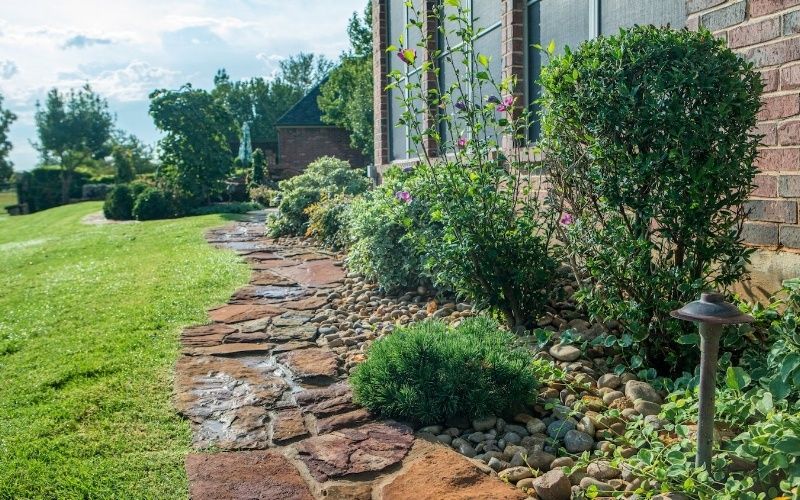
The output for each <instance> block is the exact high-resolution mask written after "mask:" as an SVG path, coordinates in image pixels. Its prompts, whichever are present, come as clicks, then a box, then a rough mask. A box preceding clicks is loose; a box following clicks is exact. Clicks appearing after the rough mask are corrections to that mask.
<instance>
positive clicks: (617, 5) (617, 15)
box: [525, 0, 686, 140]
mask: <svg viewBox="0 0 800 500" xmlns="http://www.w3.org/2000/svg"><path fill="white" fill-rule="evenodd" d="M636 24H654V25H657V26H666V25H669V26H671V27H673V28H675V29H679V28H683V27H684V26H685V24H686V2H685V0H528V1H527V2H526V15H525V29H526V40H527V43H526V46H527V47H528V55H527V57H526V64H527V66H528V67H527V69H526V75H527V76H528V86H527V87H528V88H527V89H526V92H527V101H528V103H530V106H531V108H532V109H533V110H534V111H536V104H535V100H536V99H538V98H539V95H540V88H539V86H538V85H537V82H538V80H539V74H540V72H541V68H542V65H543V64H546V63H547V61H546V56H543V55H542V53H541V51H539V50H536V49H532V48H530V47H531V46H532V45H534V44H539V45H541V46H542V47H547V46H548V45H549V44H550V41H551V40H553V41H555V44H556V53H557V54H561V53H563V52H564V47H565V46H569V47H570V48H572V49H574V48H577V47H578V45H580V43H581V42H583V41H584V40H588V39H590V38H594V37H596V36H598V35H613V34H614V33H616V32H617V31H618V30H619V29H620V28H623V27H629V26H634V25H636ZM539 132H540V130H539V124H538V123H534V124H532V126H531V131H530V136H531V139H533V140H535V139H536V138H538V137H539Z"/></svg>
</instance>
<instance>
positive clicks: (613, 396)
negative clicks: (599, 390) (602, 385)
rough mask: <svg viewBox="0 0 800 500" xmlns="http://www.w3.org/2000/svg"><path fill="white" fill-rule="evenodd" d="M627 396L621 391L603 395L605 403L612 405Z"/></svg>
mask: <svg viewBox="0 0 800 500" xmlns="http://www.w3.org/2000/svg"><path fill="white" fill-rule="evenodd" d="M624 397H625V394H623V393H622V392H620V391H611V392H607V393H605V394H603V403H605V404H607V405H610V404H611V403H613V402H614V401H616V400H618V399H619V398H624Z"/></svg>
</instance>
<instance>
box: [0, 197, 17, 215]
mask: <svg viewBox="0 0 800 500" xmlns="http://www.w3.org/2000/svg"><path fill="white" fill-rule="evenodd" d="M16 204H17V192H16V191H0V217H5V216H6V215H7V214H8V212H6V207H7V206H9V205H16Z"/></svg>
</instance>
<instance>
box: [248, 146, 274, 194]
mask: <svg viewBox="0 0 800 500" xmlns="http://www.w3.org/2000/svg"><path fill="white" fill-rule="evenodd" d="M252 160H253V161H252V162H251V163H252V165H251V167H250V175H248V176H247V188H248V190H249V189H254V188H257V187H259V186H261V185H262V184H264V181H265V180H267V179H268V178H269V174H268V173H267V159H266V157H265V156H264V152H263V151H261V149H256V150H255V151H254V152H253V158H252Z"/></svg>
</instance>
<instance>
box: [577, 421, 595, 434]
mask: <svg viewBox="0 0 800 500" xmlns="http://www.w3.org/2000/svg"><path fill="white" fill-rule="evenodd" d="M576 429H578V430H579V431H581V432H585V433H586V434H588V435H590V436H594V433H595V432H597V429H595V426H594V423H593V422H592V419H591V418H589V417H583V418H581V419H580V421H579V422H578V426H577V427H576Z"/></svg>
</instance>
